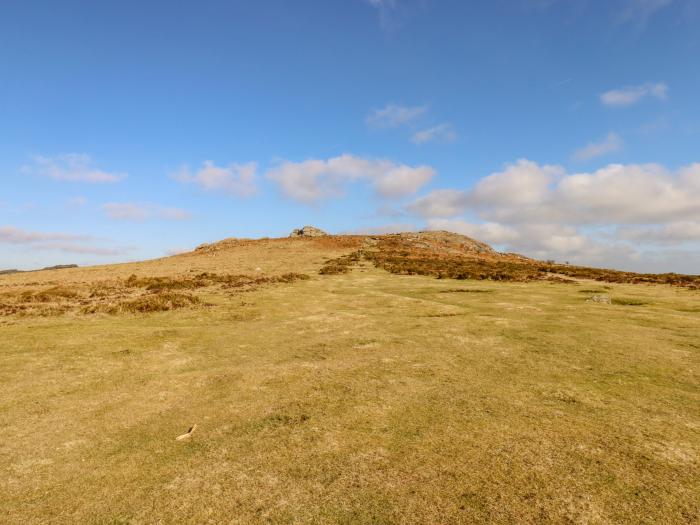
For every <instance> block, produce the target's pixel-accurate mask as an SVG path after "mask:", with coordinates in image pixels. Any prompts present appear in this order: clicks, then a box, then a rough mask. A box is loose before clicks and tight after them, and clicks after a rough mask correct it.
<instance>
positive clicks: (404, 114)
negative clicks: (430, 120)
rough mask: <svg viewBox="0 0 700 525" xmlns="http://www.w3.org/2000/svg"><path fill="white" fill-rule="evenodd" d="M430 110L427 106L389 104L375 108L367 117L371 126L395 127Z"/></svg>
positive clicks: (367, 121) (366, 120)
mask: <svg viewBox="0 0 700 525" xmlns="http://www.w3.org/2000/svg"><path fill="white" fill-rule="evenodd" d="M426 111H428V107H427V106H399V105H397V104H387V105H386V106H385V107H383V108H382V109H375V110H374V111H372V112H371V113H370V114H369V115H367V117H366V118H365V122H366V123H367V125H368V126H370V127H375V128H395V127H398V126H401V125H404V124H408V123H409V122H412V121H414V120H416V119H417V118H418V117H420V116H422V115H424V114H425V112H426Z"/></svg>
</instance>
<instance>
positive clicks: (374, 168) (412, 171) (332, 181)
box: [267, 155, 435, 203]
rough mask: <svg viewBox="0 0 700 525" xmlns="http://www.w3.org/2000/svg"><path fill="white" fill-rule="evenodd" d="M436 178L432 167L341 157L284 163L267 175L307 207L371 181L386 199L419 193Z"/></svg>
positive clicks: (350, 156) (377, 191)
mask: <svg viewBox="0 0 700 525" xmlns="http://www.w3.org/2000/svg"><path fill="white" fill-rule="evenodd" d="M434 175H435V170H433V169H432V168H430V167H429V166H416V167H411V166H407V165H405V164H400V165H397V164H394V163H393V162H391V161H389V160H374V159H363V158H361V157H355V156H353V155H341V156H340V157H334V158H331V159H328V160H319V159H310V160H306V161H303V162H290V161H284V162H282V163H281V164H279V165H278V166H276V167H275V168H272V169H271V170H269V171H268V172H267V177H268V178H269V179H271V180H273V181H274V182H276V183H277V184H278V185H279V186H280V188H281V189H282V192H283V193H284V194H285V195H286V196H287V197H289V198H292V199H294V200H297V201H301V202H305V203H314V202H317V201H319V200H322V199H326V198H331V197H338V196H340V195H342V193H343V188H344V186H345V185H346V184H347V183H353V182H359V181H367V182H369V183H371V184H372V185H373V187H374V189H375V191H376V193H377V194H378V195H379V196H381V197H384V198H399V197H404V196H406V195H411V194H413V193H415V192H416V191H418V189H420V188H421V187H422V186H423V185H424V184H426V183H427V182H428V181H429V180H430V179H431V178H433V176H434Z"/></svg>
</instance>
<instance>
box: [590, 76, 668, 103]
mask: <svg viewBox="0 0 700 525" xmlns="http://www.w3.org/2000/svg"><path fill="white" fill-rule="evenodd" d="M646 97H654V98H657V99H659V100H666V99H667V98H668V85H667V84H665V83H664V82H657V83H651V82H647V83H646V84H641V85H638V86H627V87H623V88H619V89H612V90H610V91H606V92H605V93H603V94H601V95H600V101H601V102H602V103H603V104H604V105H606V106H613V107H615V106H616V107H622V106H631V105H633V104H636V103H637V102H640V101H641V100H642V99H644V98H646Z"/></svg>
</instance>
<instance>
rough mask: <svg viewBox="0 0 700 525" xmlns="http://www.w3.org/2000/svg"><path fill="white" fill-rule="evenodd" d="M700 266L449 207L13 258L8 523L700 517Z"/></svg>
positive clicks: (1, 327)
mask: <svg viewBox="0 0 700 525" xmlns="http://www.w3.org/2000/svg"><path fill="white" fill-rule="evenodd" d="M697 282H698V281H697V278H696V277H692V276H678V275H673V274H667V275H648V276H644V275H639V274H631V273H626V272H616V271H613V270H601V269H592V268H579V267H575V266H569V265H556V264H550V263H548V262H543V261H537V260H534V259H529V258H527V257H523V256H520V255H516V254H504V253H499V252H498V251H496V250H494V249H493V248H492V247H490V246H488V245H487V244H485V243H482V242H480V241H477V240H475V239H471V238H468V237H464V236H461V235H456V234H452V233H448V232H414V233H402V234H388V235H319V236H307V235H296V236H294V237H285V238H278V239H256V240H254V239H236V238H230V239H225V240H222V241H220V242H215V243H211V244H207V245H202V246H200V247H198V248H197V249H195V250H193V251H191V252H188V253H184V254H180V255H175V256H172V257H164V258H160V259H155V260H150V261H143V262H138V263H126V264H117V265H105V266H94V267H85V268H66V269H60V270H45V271H37V272H26V273H25V272H23V273H15V274H9V275H2V276H0V341H2V345H0V376H1V380H2V385H3V398H2V399H3V402H2V403H1V404H0V417H2V420H3V441H2V444H0V458H2V460H3V464H4V465H5V466H6V469H5V470H6V472H7V473H6V475H5V476H4V477H3V481H2V482H0V505H1V506H2V508H3V520H4V521H3V523H8V524H22V525H25V524H28V523H49V522H50V523H58V524H63V523H65V524H69V523H192V524H199V523H415V524H421V523H636V522H639V521H640V520H641V521H648V522H650V523H653V522H657V523H662V522H663V523H693V522H696V521H697V520H698V519H700V507H699V506H698V498H697V494H698V493H700V480H699V479H698V476H697V474H696V473H697V468H698V461H699V458H700V439H699V437H698V432H697V430H698V428H700V408H699V407H700V388H699V387H698V385H700V346H699V345H698V341H700V323H698V313H700V294H699V292H698V291H697V290H696V289H694V287H696V286H697ZM669 285H671V286H669ZM47 494H50V495H51V497H46V495H47Z"/></svg>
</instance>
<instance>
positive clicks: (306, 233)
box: [289, 226, 328, 237]
mask: <svg viewBox="0 0 700 525" xmlns="http://www.w3.org/2000/svg"><path fill="white" fill-rule="evenodd" d="M326 235H328V234H327V233H326V232H324V231H323V230H321V229H320V228H316V227H315V226H304V227H303V228H296V229H294V231H292V233H290V234H289V236H290V237H324V236H326Z"/></svg>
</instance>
